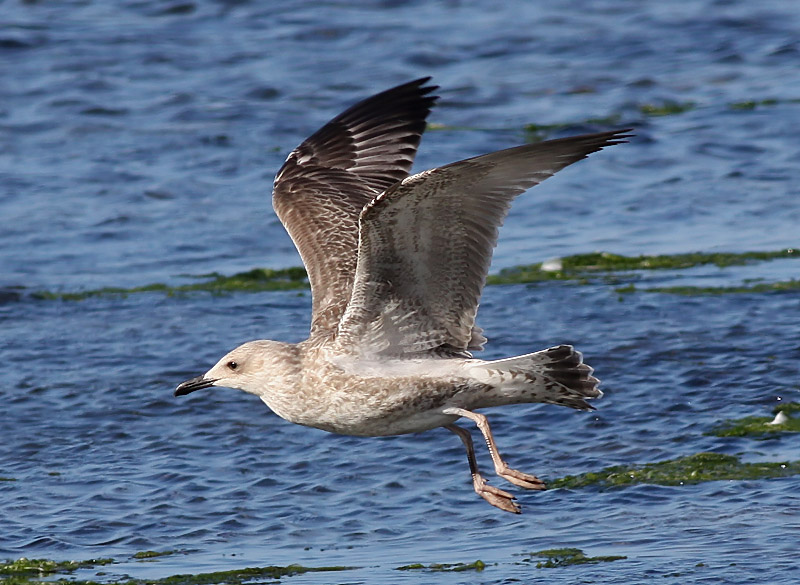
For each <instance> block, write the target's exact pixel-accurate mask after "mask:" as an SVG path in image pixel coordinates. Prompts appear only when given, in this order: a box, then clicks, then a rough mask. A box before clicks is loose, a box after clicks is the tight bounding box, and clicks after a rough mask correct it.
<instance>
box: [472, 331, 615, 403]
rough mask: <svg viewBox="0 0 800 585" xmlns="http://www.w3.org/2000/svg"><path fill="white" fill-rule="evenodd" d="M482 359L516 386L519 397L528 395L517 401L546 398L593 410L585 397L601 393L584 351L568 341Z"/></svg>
mask: <svg viewBox="0 0 800 585" xmlns="http://www.w3.org/2000/svg"><path fill="white" fill-rule="evenodd" d="M485 363H486V367H487V368H491V371H493V372H495V373H497V374H499V375H500V376H501V378H502V382H501V385H502V386H505V387H507V388H509V389H511V388H518V389H519V390H521V392H520V398H524V397H528V398H531V400H520V402H546V403H549V404H559V405H562V406H569V407H571V408H576V409H578V410H594V407H593V406H591V405H590V404H589V403H588V402H586V400H589V399H592V398H600V397H601V396H602V395H603V393H602V392H601V391H600V389H599V388H598V387H597V386H598V385H599V384H600V380H598V379H597V378H595V377H594V376H593V375H592V372H594V369H593V368H591V367H590V366H588V365H587V364H585V363H583V355H581V352H579V351H577V350H576V349H574V348H573V347H572V346H571V345H559V346H556V347H551V348H548V349H543V350H541V351H537V352H535V353H529V354H526V355H521V356H517V357H512V358H506V359H502V360H495V361H491V362H485ZM525 387H528V388H529V389H526V388H525ZM533 398H535V399H533Z"/></svg>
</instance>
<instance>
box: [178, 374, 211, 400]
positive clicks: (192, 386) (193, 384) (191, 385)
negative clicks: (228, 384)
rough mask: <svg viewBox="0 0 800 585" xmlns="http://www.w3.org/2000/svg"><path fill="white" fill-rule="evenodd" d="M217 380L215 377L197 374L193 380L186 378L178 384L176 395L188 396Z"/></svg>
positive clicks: (208, 386)
mask: <svg viewBox="0 0 800 585" xmlns="http://www.w3.org/2000/svg"><path fill="white" fill-rule="evenodd" d="M214 382H216V380H215V379H213V378H204V377H203V376H197V377H196V378H192V379H191V380H186V381H185V382H181V383H180V384H178V387H177V388H175V396H186V395H187V394H191V393H192V392H194V391H195V390H202V389H203V388H210V387H211V386H213V385H214Z"/></svg>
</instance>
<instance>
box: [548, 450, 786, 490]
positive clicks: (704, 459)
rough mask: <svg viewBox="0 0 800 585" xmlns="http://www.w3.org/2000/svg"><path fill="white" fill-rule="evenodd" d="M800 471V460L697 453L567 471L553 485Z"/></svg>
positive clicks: (742, 476)
mask: <svg viewBox="0 0 800 585" xmlns="http://www.w3.org/2000/svg"><path fill="white" fill-rule="evenodd" d="M798 474H800V461H788V462H778V463H773V462H759V463H743V462H741V461H740V460H739V458H738V457H735V456H733V455H723V454H721V453H697V454H695V455H689V456H686V457H680V458H678V459H671V460H668V461H660V462H658V463H646V464H644V465H615V466H613V467H607V468H606V469H603V470H602V471H595V472H587V473H581V474H580V475H568V476H566V477H562V478H559V479H555V480H553V481H551V482H549V484H548V486H549V487H550V488H581V487H586V486H593V485H594V486H600V487H615V486H628V485H636V484H656V485H683V484H690V483H699V482H704V481H718V480H748V479H750V480H752V479H769V478H774V477H787V476H790V475H798Z"/></svg>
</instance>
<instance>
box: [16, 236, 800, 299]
mask: <svg viewBox="0 0 800 585" xmlns="http://www.w3.org/2000/svg"><path fill="white" fill-rule="evenodd" d="M798 257H800V251H798V250H796V249H793V248H787V249H784V250H775V251H764V252H739V253H726V252H713V253H704V252H693V253H686V254H663V255H640V256H622V255H620V254H612V253H610V252H593V253H589V254H575V255H572V256H565V257H563V258H559V259H557V260H555V261H549V262H544V263H542V262H539V263H536V264H529V265H523V266H516V267H513V268H505V269H503V270H501V271H500V272H499V273H497V274H491V275H489V277H488V278H487V284H489V285H494V284H523V283H525V284H528V283H536V282H543V281H553V280H561V281H574V282H577V283H579V284H585V283H587V282H589V281H590V279H591V278H594V277H598V276H600V277H608V276H609V275H614V274H617V273H620V272H630V271H636V270H683V269H687V268H692V267H695V266H702V265H714V266H718V267H720V268H725V267H728V266H737V265H745V264H752V263H756V262H766V261H770V260H778V259H786V258H798ZM195 278H198V279H199V278H204V279H205V280H199V281H198V282H193V283H190V284H183V285H176V286H170V285H167V284H162V283H155V284H148V285H144V286H138V287H132V288H118V287H106V288H100V289H94V290H87V291H80V292H51V291H36V292H33V293H32V296H33V297H34V298H37V299H41V300H62V301H79V300H84V299H88V298H91V297H98V296H99V297H102V296H122V297H125V296H128V295H131V294H137V293H148V292H149V293H153V292H157V293H162V294H165V295H167V296H178V295H182V294H189V293H194V292H208V293H211V294H229V293H234V292H263V291H274V290H302V289H307V288H308V286H309V284H308V276H307V275H306V272H305V269H304V268H302V267H292V268H284V269H280V270H273V269H269V268H254V269H253V270H248V271H246V272H239V273H236V274H234V275H232V276H224V275H221V274H218V273H213V274H208V275H203V276H198V277H195ZM797 289H800V281H797V280H791V281H787V282H778V283H758V284H754V285H743V286H740V287H660V288H659V287H656V288H647V289H643V290H644V292H667V293H674V294H721V293H726V292H769V291H776V290H777V291H781V290H797ZM637 290H639V289H637V288H636V287H635V286H634V285H632V284H631V285H627V286H625V287H622V288H619V289H617V292H619V293H631V292H636V291H637Z"/></svg>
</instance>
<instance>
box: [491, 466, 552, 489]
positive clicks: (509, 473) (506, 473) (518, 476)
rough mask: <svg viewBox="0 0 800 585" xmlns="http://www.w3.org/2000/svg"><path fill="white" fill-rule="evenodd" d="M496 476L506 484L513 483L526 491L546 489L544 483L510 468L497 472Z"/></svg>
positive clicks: (533, 476)
mask: <svg viewBox="0 0 800 585" xmlns="http://www.w3.org/2000/svg"><path fill="white" fill-rule="evenodd" d="M497 475H499V476H500V477H502V478H503V479H504V480H506V481H507V482H509V483H513V484H514V485H517V486H519V487H521V488H525V489H526V490H545V489H547V486H546V485H545V483H544V482H543V481H542V480H541V479H539V478H538V477H536V476H535V475H530V474H529V473H523V472H521V471H517V470H516V469H511V468H510V467H507V468H506V469H501V470H498V471H497Z"/></svg>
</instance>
